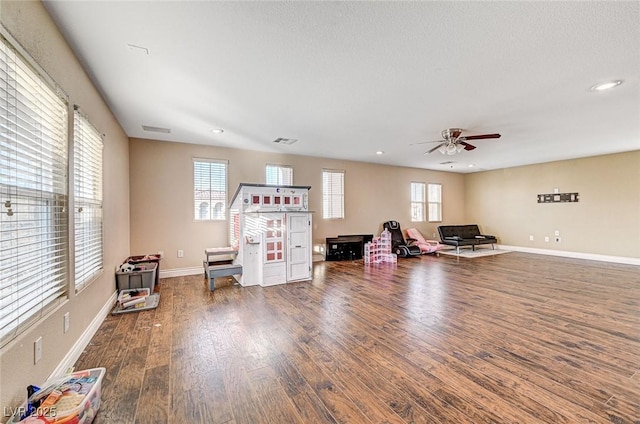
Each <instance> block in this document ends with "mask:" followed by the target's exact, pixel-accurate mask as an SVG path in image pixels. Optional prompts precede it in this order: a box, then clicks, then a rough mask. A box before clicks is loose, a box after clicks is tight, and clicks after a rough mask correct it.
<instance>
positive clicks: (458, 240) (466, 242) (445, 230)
mask: <svg viewBox="0 0 640 424" xmlns="http://www.w3.org/2000/svg"><path fill="white" fill-rule="evenodd" d="M438 233H439V234H440V241H441V243H442V244H448V245H449V246H455V247H456V252H457V253H460V246H471V248H472V249H473V250H476V246H477V245H479V244H490V245H491V248H492V249H493V248H494V246H493V244H494V243H497V242H498V240H497V239H496V238H495V236H490V235H487V234H482V233H480V229H479V228H478V226H477V225H476V224H472V225H441V226H439V227H438Z"/></svg>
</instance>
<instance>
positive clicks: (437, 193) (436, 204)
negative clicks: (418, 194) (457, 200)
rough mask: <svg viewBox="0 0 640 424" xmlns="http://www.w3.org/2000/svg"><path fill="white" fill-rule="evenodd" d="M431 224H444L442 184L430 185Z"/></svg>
mask: <svg viewBox="0 0 640 424" xmlns="http://www.w3.org/2000/svg"><path fill="white" fill-rule="evenodd" d="M427 191H428V198H427V200H428V202H429V222H442V184H434V183H429V187H428V190H427Z"/></svg>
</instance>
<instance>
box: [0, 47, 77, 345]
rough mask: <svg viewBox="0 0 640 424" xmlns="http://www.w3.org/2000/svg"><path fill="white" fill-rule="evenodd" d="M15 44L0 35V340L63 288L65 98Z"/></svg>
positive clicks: (54, 301)
mask: <svg viewBox="0 0 640 424" xmlns="http://www.w3.org/2000/svg"><path fill="white" fill-rule="evenodd" d="M11 44H13V45H14V46H18V45H17V43H11ZM16 49H19V47H12V46H11V45H10V44H9V41H7V39H6V38H4V37H2V36H0V258H1V259H0V345H5V344H6V343H7V342H8V341H10V340H12V339H13V338H15V337H16V336H17V335H18V334H20V333H21V332H23V331H24V329H25V328H27V327H28V326H29V325H31V324H33V323H34V322H35V321H36V320H37V319H39V318H41V317H42V316H43V315H44V314H45V313H47V312H48V311H49V310H51V309H52V308H53V307H55V306H57V305H58V304H59V303H60V301H61V300H62V299H65V298H66V294H67V266H68V258H67V251H68V237H67V236H68V224H67V221H68V214H67V196H68V188H67V145H68V143H67V137H68V128H67V116H68V112H67V108H68V105H67V102H66V100H65V99H63V98H61V96H60V95H59V94H58V93H57V92H56V90H55V89H53V88H52V87H53V86H54V85H53V84H52V82H51V81H49V80H48V78H47V79H45V78H46V77H44V76H43V75H45V74H44V72H39V71H36V69H38V68H37V67H36V66H35V65H31V63H32V62H31V59H28V56H27V55H26V54H24V55H21V53H20V52H18V51H16Z"/></svg>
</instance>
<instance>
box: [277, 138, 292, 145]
mask: <svg viewBox="0 0 640 424" xmlns="http://www.w3.org/2000/svg"><path fill="white" fill-rule="evenodd" d="M296 141H298V139H297V138H276V139H275V140H273V142H274V143H278V144H289V145H290V144H293V143H295V142H296Z"/></svg>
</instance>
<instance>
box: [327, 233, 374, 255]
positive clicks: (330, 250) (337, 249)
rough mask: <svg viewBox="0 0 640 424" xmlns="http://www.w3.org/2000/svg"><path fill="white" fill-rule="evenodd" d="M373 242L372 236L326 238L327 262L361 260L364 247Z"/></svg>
mask: <svg viewBox="0 0 640 424" xmlns="http://www.w3.org/2000/svg"><path fill="white" fill-rule="evenodd" d="M371 240H373V234H358V235H339V236H338V237H327V238H326V243H327V249H326V257H325V260H327V261H349V260H355V259H362V255H363V254H364V245H365V243H367V242H370V241H371Z"/></svg>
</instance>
